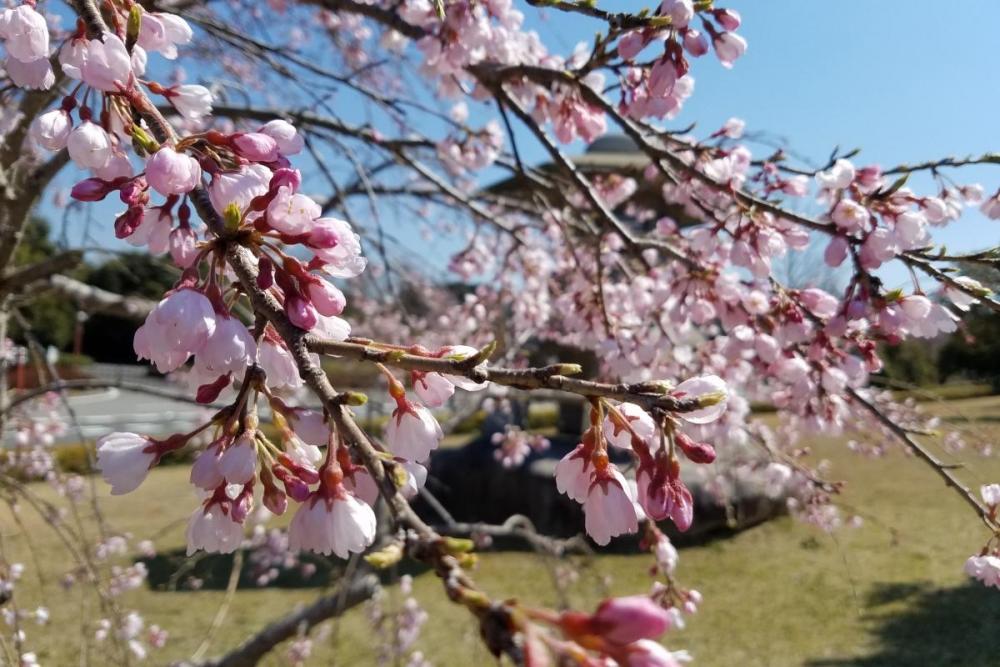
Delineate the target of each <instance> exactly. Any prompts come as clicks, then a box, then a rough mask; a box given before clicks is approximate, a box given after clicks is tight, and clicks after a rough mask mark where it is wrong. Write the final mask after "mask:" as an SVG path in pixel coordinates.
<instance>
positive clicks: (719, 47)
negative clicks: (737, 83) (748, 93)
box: [712, 32, 747, 69]
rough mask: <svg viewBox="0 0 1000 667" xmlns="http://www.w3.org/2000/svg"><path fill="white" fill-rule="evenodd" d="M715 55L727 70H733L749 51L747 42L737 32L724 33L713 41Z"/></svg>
mask: <svg viewBox="0 0 1000 667" xmlns="http://www.w3.org/2000/svg"><path fill="white" fill-rule="evenodd" d="M712 45H713V46H714V47H715V55H716V56H718V58H719V62H720V63H722V66H723V67H725V68H727V69H728V68H731V67H732V66H733V63H735V62H736V61H737V60H739V58H740V57H741V56H742V55H743V54H744V53H745V52H746V50H747V41H746V40H745V39H743V38H742V37H741V36H739V35H737V34H736V33H735V32H723V33H720V34H719V35H716V36H715V37H714V38H713V40H712Z"/></svg>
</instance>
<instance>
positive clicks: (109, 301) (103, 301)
mask: <svg viewBox="0 0 1000 667" xmlns="http://www.w3.org/2000/svg"><path fill="white" fill-rule="evenodd" d="M48 285H49V287H50V288H51V289H53V290H55V291H56V292H59V293H60V294H61V295H63V296H65V297H67V298H70V299H73V301H75V302H76V305H77V307H78V308H80V309H81V310H84V311H86V312H88V313H105V314H108V315H117V316H118V317H122V318H125V319H128V320H135V321H142V320H144V319H146V317H147V316H148V315H149V313H150V312H152V310H153V308H155V307H156V302H155V301H153V300H152V299H144V298H142V297H139V296H124V295H122V294H117V293H115V292H109V291H107V290H104V289H101V288H100V287H94V286H93V285H88V284H87V283H84V282H81V281H79V280H76V279H74V278H70V277H69V276H63V275H58V274H57V275H54V276H50V277H49V281H48Z"/></svg>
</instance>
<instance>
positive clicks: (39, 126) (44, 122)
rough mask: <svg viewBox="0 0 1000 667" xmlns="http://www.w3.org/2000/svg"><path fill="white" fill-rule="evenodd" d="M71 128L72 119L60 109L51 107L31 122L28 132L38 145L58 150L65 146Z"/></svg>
mask: <svg viewBox="0 0 1000 667" xmlns="http://www.w3.org/2000/svg"><path fill="white" fill-rule="evenodd" d="M72 129H73V121H72V120H71V119H70V117H69V114H68V113H66V112H65V111H63V110H62V109H52V110H51V111H46V112H45V113H43V114H41V115H40V116H36V117H35V120H33V121H32V122H31V128H30V130H29V134H31V138H32V139H34V140H35V142H37V143H38V145H39V146H42V147H43V148H46V149H48V150H50V151H58V150H61V149H63V148H65V147H66V140H67V139H68V138H69V133H70V131H71V130H72Z"/></svg>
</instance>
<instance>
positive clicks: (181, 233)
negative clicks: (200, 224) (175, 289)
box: [170, 227, 198, 269]
mask: <svg viewBox="0 0 1000 667" xmlns="http://www.w3.org/2000/svg"><path fill="white" fill-rule="evenodd" d="M197 242H198V236H197V234H195V233H194V230H192V229H191V228H190V227H177V228H176V229H174V230H173V231H171V232H170V258H171V259H173V260H174V264H176V265H177V266H179V267H180V268H182V269H187V268H189V267H191V266H192V265H193V264H194V261H195V260H196V259H198V247H197V245H196V244H197Z"/></svg>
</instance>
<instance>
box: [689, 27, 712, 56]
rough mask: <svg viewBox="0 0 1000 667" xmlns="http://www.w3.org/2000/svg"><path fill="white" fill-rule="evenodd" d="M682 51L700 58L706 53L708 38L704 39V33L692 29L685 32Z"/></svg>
mask: <svg viewBox="0 0 1000 667" xmlns="http://www.w3.org/2000/svg"><path fill="white" fill-rule="evenodd" d="M684 50H685V51H687V52H688V53H689V54H691V55H692V56H694V57H695V58H700V57H701V56H703V55H705V54H706V53H708V38H707V37H705V33H703V32H701V31H700V30H696V29H694V28H688V29H687V30H685V31H684Z"/></svg>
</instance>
